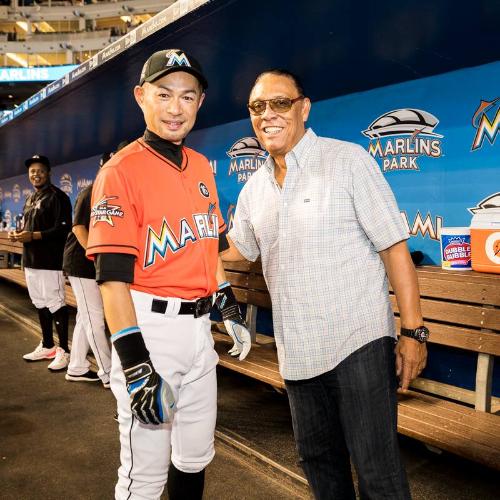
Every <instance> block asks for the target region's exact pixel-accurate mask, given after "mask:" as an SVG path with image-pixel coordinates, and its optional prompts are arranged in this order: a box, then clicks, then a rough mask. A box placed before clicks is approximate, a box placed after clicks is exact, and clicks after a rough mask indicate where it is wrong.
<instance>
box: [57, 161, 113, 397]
mask: <svg viewBox="0 0 500 500" xmlns="http://www.w3.org/2000/svg"><path fill="white" fill-rule="evenodd" d="M110 157H111V155H110V153H105V154H104V155H103V156H102V158H101V161H100V166H101V167H102V165H104V163H106V161H107V160H108V159H109V158H110ZM92 186H93V184H90V185H89V186H87V187H86V188H85V189H83V190H82V191H81V192H80V194H79V195H78V197H77V199H76V202H75V210H74V218H73V229H72V231H71V232H70V233H69V235H68V239H67V240H66V246H65V247H64V258H63V270H64V272H65V274H66V275H67V276H68V279H69V282H70V283H71V288H72V289H73V293H74V294H75V299H76V304H77V312H76V323H75V329H74V330H73V338H72V344H71V356H70V361H69V365H68V371H67V372H66V380H70V381H73V382H98V381H102V383H103V385H104V387H109V373H110V371H111V349H110V346H109V341H108V339H107V336H106V328H105V323H104V310H103V305H102V298H101V292H100V291H99V287H98V286H97V283H96V281H95V267H94V263H93V262H92V261H90V260H89V259H87V257H86V256H85V249H86V248H87V241H88V236H89V223H90V199H91V196H92ZM89 347H90V348H91V349H92V352H93V353H94V357H95V360H96V362H97V366H98V367H99V371H98V372H97V373H96V372H94V371H92V370H90V362H89V361H88V359H87V354H88V351H89Z"/></svg>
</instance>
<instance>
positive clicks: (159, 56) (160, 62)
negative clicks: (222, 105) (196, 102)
mask: <svg viewBox="0 0 500 500" xmlns="http://www.w3.org/2000/svg"><path fill="white" fill-rule="evenodd" d="M174 71H185V72H186V73H190V74H192V75H193V76H195V77H196V78H197V79H198V80H199V82H200V83H201V85H202V87H203V89H206V88H208V82H207V80H206V78H205V76H204V75H203V71H202V69H201V65H200V63H199V62H198V61H197V60H196V59H195V58H194V57H193V56H191V55H189V54H187V53H186V52H184V51H183V50H180V49H168V50H160V51H159V52H155V53H154V54H153V55H152V56H151V57H150V58H149V59H148V60H147V61H146V63H145V64H144V67H143V68H142V72H141V78H140V81H139V85H143V84H144V82H149V83H151V82H154V81H155V80H157V79H158V78H161V77H162V76H165V75H167V74H168V73H173V72H174Z"/></svg>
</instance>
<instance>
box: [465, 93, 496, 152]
mask: <svg viewBox="0 0 500 500" xmlns="http://www.w3.org/2000/svg"><path fill="white" fill-rule="evenodd" d="M472 126H473V127H474V128H475V129H476V135H475V136H474V140H473V141H472V147H471V151H476V149H481V148H482V147H483V144H484V139H485V138H486V139H488V141H489V143H490V144H491V145H492V146H493V144H494V143H495V139H496V137H497V135H498V131H499V130H500V97H497V98H496V99H494V100H493V101H483V100H481V102H480V104H479V106H478V108H477V109H476V111H475V113H474V116H473V117H472Z"/></svg>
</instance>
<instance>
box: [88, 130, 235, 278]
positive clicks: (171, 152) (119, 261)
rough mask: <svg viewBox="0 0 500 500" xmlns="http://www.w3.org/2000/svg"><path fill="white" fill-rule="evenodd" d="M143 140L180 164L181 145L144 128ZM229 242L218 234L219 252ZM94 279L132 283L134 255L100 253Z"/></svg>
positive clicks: (168, 158)
mask: <svg viewBox="0 0 500 500" xmlns="http://www.w3.org/2000/svg"><path fill="white" fill-rule="evenodd" d="M143 140H144V142H145V143H146V144H147V145H148V146H149V147H150V148H152V149H154V150H155V151H156V152H157V153H158V154H160V155H161V156H163V157H164V158H166V159H167V160H169V161H171V162H172V163H173V164H174V165H177V166H178V167H180V166H181V165H182V146H183V143H184V141H183V142H182V143H181V144H174V143H173V142H170V141H167V140H166V139H162V138H161V137H160V136H159V135H156V134H155V133H154V132H151V130H148V129H146V131H145V132H144V136H143ZM228 248H229V244H228V241H227V238H226V233H224V234H221V235H220V236H219V252H222V251H224V250H227V249H228ZM95 264H96V280H97V281H98V282H99V283H102V282H104V281H122V282H124V283H132V282H133V281H134V264H135V257H134V256H133V255H129V254H123V253H102V254H98V255H97V258H96V262H95Z"/></svg>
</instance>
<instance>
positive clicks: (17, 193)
mask: <svg viewBox="0 0 500 500" xmlns="http://www.w3.org/2000/svg"><path fill="white" fill-rule="evenodd" d="M12 199H13V200H14V201H15V202H16V203H17V202H18V201H19V200H20V199H21V188H20V186H19V184H14V186H12Z"/></svg>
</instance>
